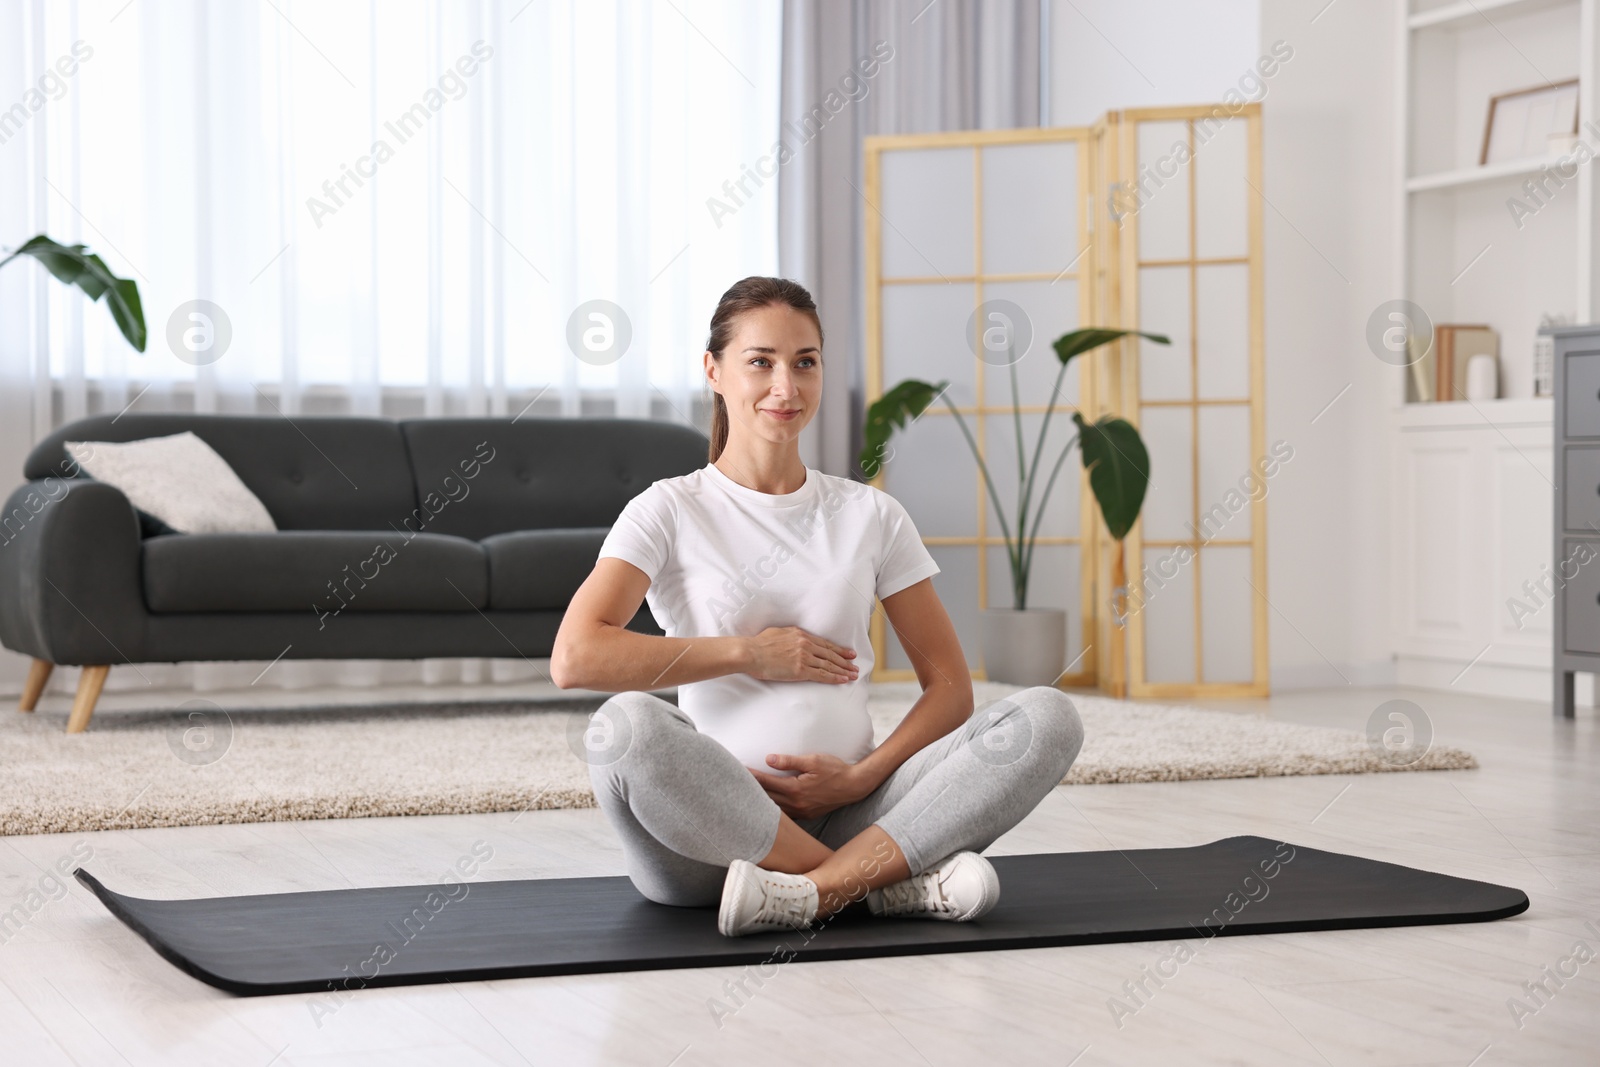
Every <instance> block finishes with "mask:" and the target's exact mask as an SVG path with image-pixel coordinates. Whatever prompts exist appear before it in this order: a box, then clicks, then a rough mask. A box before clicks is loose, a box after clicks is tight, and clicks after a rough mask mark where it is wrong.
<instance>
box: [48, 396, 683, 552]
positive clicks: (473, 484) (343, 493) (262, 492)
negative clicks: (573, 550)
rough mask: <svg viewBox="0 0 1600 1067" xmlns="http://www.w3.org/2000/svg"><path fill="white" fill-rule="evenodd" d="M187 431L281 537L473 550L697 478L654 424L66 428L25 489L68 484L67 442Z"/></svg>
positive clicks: (195, 422) (663, 425) (208, 421)
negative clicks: (422, 542) (419, 537)
mask: <svg viewBox="0 0 1600 1067" xmlns="http://www.w3.org/2000/svg"><path fill="white" fill-rule="evenodd" d="M185 430H192V431H193V432H194V433H195V435H196V436H198V437H200V438H201V439H202V440H204V441H205V442H206V443H207V444H209V445H210V446H211V447H212V448H214V449H216V450H217V453H218V454H219V455H220V456H222V458H223V459H225V460H226V461H227V462H228V465H229V466H231V467H232V468H233V469H234V471H235V472H236V473H237V474H238V475H239V478H240V480H241V481H243V482H244V484H245V485H246V486H248V487H249V488H250V490H251V492H253V493H255V494H256V496H258V497H260V498H261V502H262V503H263V504H264V505H266V508H267V511H268V512H269V513H271V515H272V518H273V521H274V522H275V523H276V524H277V526H278V528H279V529H281V530H384V529H390V528H394V529H400V528H402V527H409V528H410V529H412V530H414V531H415V530H427V531H428V532H429V533H448V534H456V535H458V536H462V537H469V538H472V539H475V540H476V539H480V538H483V537H487V536H489V535H490V534H495V533H504V532H508V531H511V530H526V529H549V528H553V527H606V526H610V525H611V524H612V523H613V522H614V521H616V517H617V515H618V514H620V513H621V511H622V508H623V505H624V504H626V503H627V502H628V501H629V500H630V499H632V498H633V497H634V496H635V495H637V494H638V493H640V492H642V491H643V490H644V489H645V488H646V487H647V486H648V485H649V484H650V483H651V482H653V481H656V480H657V479H659V478H669V477H676V476H678V475H681V474H689V473H691V472H692V471H695V470H697V469H699V468H700V467H703V466H705V464H706V456H707V449H708V444H709V442H708V441H707V439H706V437H705V435H704V434H701V433H700V432H699V431H697V430H695V429H693V428H691V427H688V426H683V425H680V424H677V423H669V422H659V421H655V420H650V419H608V418H579V419H565V418H555V419H551V418H530V417H527V416H523V417H520V418H517V419H510V418H443V419H403V420H398V421H397V420H393V419H382V418H363V417H349V416H310V415H307V416H300V415H295V416H291V417H284V416H280V415H194V414H182V413H174V414H131V413H129V414H124V415H121V416H120V417H119V416H112V415H95V416H91V417H89V418H86V419H79V420H77V421H75V422H71V423H68V424H67V425H65V426H62V427H61V428H60V429H58V430H56V431H55V432H54V433H52V434H50V435H49V436H48V437H46V438H44V439H43V440H42V441H40V442H39V443H38V444H37V445H36V446H34V448H33V450H32V451H31V452H30V453H29V454H28V458H27V460H26V461H25V462H24V464H23V476H24V477H26V478H28V479H30V480H34V479H42V478H48V477H51V476H54V477H67V476H69V475H70V474H71V473H72V471H73V469H74V466H75V465H74V464H73V463H72V461H71V460H70V458H69V457H68V456H67V454H66V450H65V449H64V448H63V447H62V442H63V441H136V440H141V439H143V438H146V437H164V436H167V435H169V434H175V433H182V432H184V431H185Z"/></svg>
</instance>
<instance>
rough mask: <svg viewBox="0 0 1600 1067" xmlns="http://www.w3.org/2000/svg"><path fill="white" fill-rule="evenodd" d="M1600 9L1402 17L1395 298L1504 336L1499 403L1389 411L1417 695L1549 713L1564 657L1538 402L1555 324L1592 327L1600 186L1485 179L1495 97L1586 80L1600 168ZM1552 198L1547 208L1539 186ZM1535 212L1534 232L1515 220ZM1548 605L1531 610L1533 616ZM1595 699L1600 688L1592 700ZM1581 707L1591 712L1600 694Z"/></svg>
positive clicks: (1577, 5)
mask: <svg viewBox="0 0 1600 1067" xmlns="http://www.w3.org/2000/svg"><path fill="white" fill-rule="evenodd" d="M1596 3H1597V0H1470V2H1438V0H1433V2H1429V0H1413V2H1412V3H1410V4H1409V5H1408V4H1407V3H1406V2H1405V0H1399V2H1397V3H1396V5H1395V6H1396V12H1397V14H1396V20H1395V32H1396V34H1397V35H1398V36H1397V40H1396V48H1395V56H1396V61H1397V64H1398V67H1399V69H1398V71H1397V72H1396V78H1395V84H1396V87H1397V92H1396V101H1397V103H1396V113H1395V123H1394V125H1395V137H1396V144H1395V153H1394V159H1395V174H1394V180H1393V189H1394V197H1395V201H1394V207H1395V220H1396V226H1395V230H1394V234H1393V240H1394V276H1393V280H1392V285H1393V290H1394V292H1395V293H1396V295H1397V296H1400V297H1403V298H1405V299H1407V300H1410V301H1412V302H1414V303H1416V304H1417V305H1418V306H1420V307H1421V308H1422V309H1423V310H1424V311H1425V312H1426V313H1427V314H1428V316H1429V318H1431V319H1432V320H1433V322H1434V323H1435V324H1439V323H1486V324H1488V325H1490V326H1492V327H1494V329H1495V330H1496V331H1497V332H1498V334H1499V337H1500V399H1497V400H1491V401H1478V402H1475V403H1467V402H1465V401H1456V402H1443V403H1439V402H1433V403H1407V402H1406V400H1407V395H1408V387H1409V377H1410V374H1409V371H1400V370H1397V371H1396V372H1395V374H1394V379H1393V381H1394V392H1393V393H1392V394H1391V407H1392V414H1393V417H1392V418H1391V419H1390V420H1389V427H1388V433H1389V434H1390V441H1391V455H1392V457H1393V468H1392V497H1391V502H1392V505H1393V511H1392V514H1393V516H1394V523H1393V529H1394V534H1393V536H1394V541H1393V553H1392V556H1391V559H1392V561H1393V570H1392V576H1393V581H1392V583H1391V584H1392V588H1393V590H1394V602H1393V619H1394V630H1393V634H1394V643H1395V649H1396V656H1397V660H1398V663H1397V673H1398V680H1399V681H1400V682H1401V684H1408V685H1418V686H1424V687H1431V688H1440V689H1444V688H1450V689H1452V690H1454V691H1457V692H1460V691H1463V690H1465V691H1470V692H1479V693H1487V694H1495V695H1502V696H1513V697H1520V698H1524V699H1533V700H1548V699H1549V693H1550V647H1551V642H1552V640H1553V633H1552V627H1551V619H1550V611H1551V609H1550V608H1549V607H1548V606H1546V607H1543V608H1541V609H1538V610H1535V611H1534V612H1533V613H1532V614H1531V615H1530V614H1528V613H1526V612H1523V611H1517V612H1513V611H1512V610H1511V607H1510V602H1511V601H1512V600H1514V599H1520V600H1522V601H1528V594H1527V593H1526V591H1525V588H1524V583H1525V582H1528V581H1530V580H1531V581H1538V580H1539V579H1540V578H1541V577H1542V572H1541V570H1542V567H1543V566H1544V564H1545V563H1547V562H1548V560H1549V556H1550V544H1551V540H1550V521H1551V519H1550V516H1551V508H1552V506H1553V505H1552V499H1551V494H1552V493H1553V488H1552V482H1551V476H1552V473H1553V471H1552V463H1551V459H1552V456H1551V425H1552V414H1553V411H1552V403H1551V401H1550V400H1549V398H1543V397H1541V398H1536V397H1534V396H1533V341H1534V336H1535V334H1536V332H1537V329H1538V326H1539V320H1540V316H1541V314H1543V313H1546V312H1550V313H1560V314H1564V315H1566V316H1567V317H1568V319H1569V321H1575V322H1588V321H1592V320H1593V319H1594V317H1595V315H1596V313H1597V312H1600V299H1597V294H1596V288H1595V287H1596V282H1597V280H1600V272H1597V270H1596V264H1595V234H1594V230H1595V221H1596V217H1597V216H1596V212H1595V192H1596V182H1595V168H1596V167H1600V159H1597V160H1595V161H1593V162H1590V163H1588V164H1585V165H1582V166H1579V167H1578V168H1577V174H1576V175H1575V176H1573V177H1569V178H1566V179H1564V180H1563V182H1562V183H1561V184H1560V185H1559V187H1558V186H1557V185H1556V184H1555V183H1554V182H1552V181H1549V180H1547V179H1545V175H1546V173H1547V168H1549V167H1550V166H1551V165H1552V164H1554V163H1555V162H1557V160H1558V158H1559V157H1547V158H1532V159H1519V160H1510V161H1507V162H1503V163H1496V164H1491V165H1488V166H1480V165H1479V163H1478V159H1479V153H1480V150H1481V148H1482V144H1483V130H1484V121H1485V118H1486V115H1487V113H1488V108H1489V99H1490V97H1492V96H1495V95H1497V94H1500V93H1504V92H1509V91H1512V90H1516V89H1524V88H1528V87H1530V86H1534V85H1540V84H1544V83H1547V82H1559V81H1564V80H1567V79H1570V78H1574V77H1576V78H1577V79H1578V80H1579V91H1578V112H1579V137H1580V138H1582V139H1583V140H1585V141H1586V142H1587V143H1588V144H1589V145H1590V147H1591V149H1593V150H1595V152H1596V154H1597V155H1600V136H1597V135H1596V134H1594V133H1592V132H1590V131H1588V130H1586V129H1584V127H1583V124H1584V123H1585V122H1588V121H1590V120H1597V122H1600V108H1597V106H1596V104H1597V97H1596V89H1597V85H1596V58H1597V56H1600V43H1597V39H1596V20H1595V8H1596ZM1541 181H1544V182H1545V190H1544V191H1543V192H1541V193H1540V195H1539V198H1538V199H1537V200H1535V199H1532V198H1531V197H1530V196H1529V194H1528V191H1527V188H1526V187H1525V183H1528V182H1534V183H1536V184H1537V183H1539V182H1541ZM1513 198H1516V199H1519V200H1521V201H1522V202H1523V203H1524V205H1526V206H1527V207H1531V208H1533V212H1532V214H1524V215H1523V217H1522V218H1521V219H1520V225H1519V219H1518V218H1517V217H1515V216H1514V215H1513V214H1512V211H1511V205H1510V202H1511V201H1512V200H1513ZM1530 606H1531V605H1530ZM1584 689H1585V690H1586V689H1587V687H1584ZM1580 701H1584V702H1589V701H1592V696H1590V695H1589V694H1588V693H1587V692H1586V691H1581V692H1580Z"/></svg>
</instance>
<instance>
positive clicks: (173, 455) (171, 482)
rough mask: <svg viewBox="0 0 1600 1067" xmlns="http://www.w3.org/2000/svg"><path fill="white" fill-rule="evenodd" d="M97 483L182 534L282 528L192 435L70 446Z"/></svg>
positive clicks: (69, 450) (66, 444)
mask: <svg viewBox="0 0 1600 1067" xmlns="http://www.w3.org/2000/svg"><path fill="white" fill-rule="evenodd" d="M62 447H64V448H65V449H66V450H67V454H68V455H70V456H71V457H72V458H73V459H75V460H77V462H78V465H79V466H81V467H82V468H83V469H84V470H86V471H88V472H89V476H90V477H92V478H93V479H94V480H95V481H97V482H105V483H106V484H107V485H114V486H116V487H117V488H118V489H121V490H122V492H123V493H124V494H125V495H126V496H127V498H128V500H129V501H131V502H132V503H133V506H134V507H136V508H138V509H139V510H141V511H147V512H149V513H150V514H151V515H154V516H155V517H156V518H158V519H160V520H161V521H162V522H164V523H166V524H167V525H168V526H171V527H172V528H173V529H174V530H177V531H178V532H179V533H269V532H272V531H275V530H277V528H278V526H277V524H276V523H274V522H273V521H272V515H271V514H270V513H269V512H268V511H267V509H266V505H264V504H262V503H261V500H260V498H259V497H257V496H256V495H255V494H254V493H252V492H251V491H250V490H249V489H248V488H247V487H246V486H245V484H244V483H243V482H241V481H240V480H239V476H238V475H237V474H235V473H234V472H233V468H232V467H230V466H228V461H227V460H225V459H223V458H222V457H221V456H219V455H217V452H216V450H215V449H213V448H212V447H211V446H210V445H208V444H206V443H205V442H204V441H202V440H201V439H200V438H198V437H196V436H195V435H194V432H193V431H191V430H185V431H184V432H183V433H175V434H173V435H171V436H170V437H147V438H145V439H144V440H142V441H126V442H117V441H65V442H63V443H62Z"/></svg>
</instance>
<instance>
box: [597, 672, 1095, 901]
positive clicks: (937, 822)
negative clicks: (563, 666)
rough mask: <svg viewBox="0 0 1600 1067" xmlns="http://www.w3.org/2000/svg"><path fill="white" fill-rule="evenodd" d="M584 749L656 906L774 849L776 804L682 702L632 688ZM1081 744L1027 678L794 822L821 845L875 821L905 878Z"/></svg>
mask: <svg viewBox="0 0 1600 1067" xmlns="http://www.w3.org/2000/svg"><path fill="white" fill-rule="evenodd" d="M590 734H591V735H592V736H593V738H594V739H595V740H594V741H593V742H591V740H590V739H589V737H588V736H586V739H585V742H584V748H585V751H586V752H587V754H588V755H587V759H588V762H589V780H590V782H591V784H592V785H593V786H594V792H595V798H596V800H597V801H598V803H599V805H600V808H601V810H603V811H604V812H605V813H606V817H607V819H608V820H609V821H610V823H611V825H612V826H613V827H614V828H615V829H616V832H617V835H618V837H620V838H621V839H622V855H623V860H624V861H625V863H626V866H627V871H628V877H629V878H631V879H632V880H633V884H634V885H635V886H636V887H637V888H638V890H639V892H640V893H642V894H644V896H645V897H646V898H648V899H650V900H653V901H656V902H657V903H660V904H673V905H678V906H681V907H703V906H708V905H712V904H715V903H717V902H718V901H719V900H720V899H721V897H722V885H723V881H724V880H725V878H726V877H727V873H728V870H727V869H728V865H729V864H731V863H732V862H733V861H734V860H736V859H743V860H749V861H750V862H752V863H758V862H760V861H761V859H762V858H764V857H765V856H766V855H767V853H769V852H771V851H772V846H773V844H774V842H776V841H777V837H778V823H779V816H780V815H781V811H780V809H779V807H778V805H777V803H776V802H775V801H773V799H772V798H771V797H769V796H767V792H766V790H765V789H763V788H762V787H761V783H759V782H757V781H756V779H755V776H754V775H753V774H751V773H750V771H749V769H748V768H746V767H745V766H744V764H743V763H741V762H740V761H739V759H738V758H737V757H735V756H734V755H733V753H731V752H729V751H728V750H727V749H726V748H724V747H723V746H722V744H721V743H720V742H718V741H716V740H715V739H713V738H711V737H709V736H707V735H706V734H702V733H700V732H699V731H698V730H697V729H696V728H695V725H694V723H693V722H692V721H691V720H690V719H689V717H688V716H687V715H686V714H684V713H683V712H682V711H680V710H679V709H678V708H677V706H676V705H674V704H672V703H670V702H668V701H666V700H663V699H661V698H660V697H658V696H655V695H654V694H651V693H645V692H640V691H637V690H633V691H629V692H625V693H618V694H616V695H615V696H613V697H611V698H610V699H609V700H607V701H606V702H605V703H604V704H602V705H601V706H600V709H599V710H598V711H596V712H595V714H594V716H592V717H591V719H590ZM1082 745H1083V723H1082V722H1081V721H1080V720H1079V718H1078V710H1077V708H1075V707H1073V705H1072V701H1071V699H1070V698H1069V697H1068V696H1067V694H1065V693H1063V692H1061V690H1059V689H1055V688H1053V687H1051V686H1044V685H1041V686H1035V687H1033V688H1032V689H1024V690H1022V691H1020V692H1017V693H1013V694H1011V695H1009V696H1007V697H1005V698H1003V699H1000V700H997V701H993V702H991V703H989V704H986V705H983V706H981V707H979V708H977V709H976V710H975V711H974V712H973V714H972V717H971V718H970V719H968V720H967V722H966V723H965V724H964V725H962V726H960V727H957V728H956V729H955V730H952V731H951V732H950V733H948V734H946V735H945V736H943V737H941V738H938V739H937V740H935V741H934V742H932V743H931V744H929V745H927V746H925V747H923V748H922V749H921V750H919V751H917V752H914V753H912V755H911V757H910V758H909V759H907V760H906V761H905V762H904V763H902V764H901V765H900V766H899V767H897V768H895V770H894V772H893V773H891V774H890V775H889V777H888V778H886V779H885V780H884V781H883V783H882V784H881V785H879V786H878V788H877V789H876V790H874V791H873V792H872V793H870V794H868V795H867V796H865V797H863V798H862V799H861V800H858V801H856V802H855V803H853V804H846V805H845V806H843V807H840V808H835V809H834V810H833V811H830V812H826V813H824V814H822V815H820V816H817V817H816V818H814V819H805V820H797V822H798V825H799V826H800V827H801V829H803V830H805V831H806V832H808V833H809V834H811V835H812V836H813V837H815V838H816V839H817V840H819V841H821V842H822V843H823V844H824V845H827V846H828V847H829V848H838V847H840V846H841V845H843V844H844V843H845V842H847V841H849V840H850V839H851V838H853V837H855V836H856V835H857V834H859V833H860V832H861V831H863V830H865V829H866V828H867V827H868V826H871V825H872V824H873V823H877V824H878V826H879V827H880V828H881V829H882V830H883V831H884V832H885V833H887V834H888V835H889V836H890V837H891V838H893V839H894V842H895V844H897V845H899V846H900V851H901V852H902V853H903V854H904V855H905V858H906V862H907V863H908V864H909V865H910V868H911V873H912V874H919V873H921V872H922V871H925V870H927V869H928V868H929V867H932V866H934V865H935V864H937V863H938V862H940V861H941V860H943V859H944V858H945V857H947V856H949V855H950V854H951V853H954V852H960V851H962V850H964V849H970V850H972V851H975V852H980V851H982V850H983V849H985V848H987V847H988V846H989V845H990V844H991V843H993V842H994V840H995V839H996V838H998V837H999V836H1000V835H1001V834H1003V833H1005V832H1006V831H1007V830H1009V829H1011V828H1012V827H1013V826H1015V825H1016V824H1017V823H1019V822H1021V821H1022V819H1023V817H1024V816H1026V815H1027V814H1028V813H1029V812H1030V811H1032V810H1033V809H1034V808H1035V807H1036V806H1037V805H1038V803H1039V801H1041V800H1043V799H1044V797H1045V795H1046V794H1047V793H1049V792H1050V790H1051V789H1052V788H1053V787H1055V786H1056V785H1057V784H1059V783H1060V781H1061V779H1062V778H1064V777H1065V776H1066V774H1067V770H1068V769H1069V768H1070V767H1071V766H1072V761H1073V760H1075V759H1077V758H1078V749H1079V748H1081V747H1082Z"/></svg>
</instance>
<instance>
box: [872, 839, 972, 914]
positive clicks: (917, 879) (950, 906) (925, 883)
mask: <svg viewBox="0 0 1600 1067" xmlns="http://www.w3.org/2000/svg"><path fill="white" fill-rule="evenodd" d="M999 902H1000V875H999V874H998V873H996V872H995V869H994V864H992V863H990V862H989V861H988V860H986V859H984V858H983V857H982V856H980V855H978V854H977V853H976V852H955V853H952V854H951V855H949V856H948V857H946V858H945V859H944V860H943V861H942V862H940V863H938V864H936V865H935V866H933V867H929V868H928V869H927V870H925V871H923V872H922V873H921V874H917V875H913V876H912V877H910V878H906V879H904V880H902V881H899V882H894V883H892V884H890V885H886V886H882V887H881V888H878V889H874V890H872V891H871V892H870V893H868V894H867V907H868V908H869V909H870V910H871V911H872V914H874V915H905V916H910V917H912V918H923V919H944V920H947V921H949V922H958V923H963V922H967V921H968V920H971V919H976V918H978V917H980V916H983V915H987V914H988V913H989V911H990V910H992V909H993V908H994V906H995V905H996V904H998V903H999Z"/></svg>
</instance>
